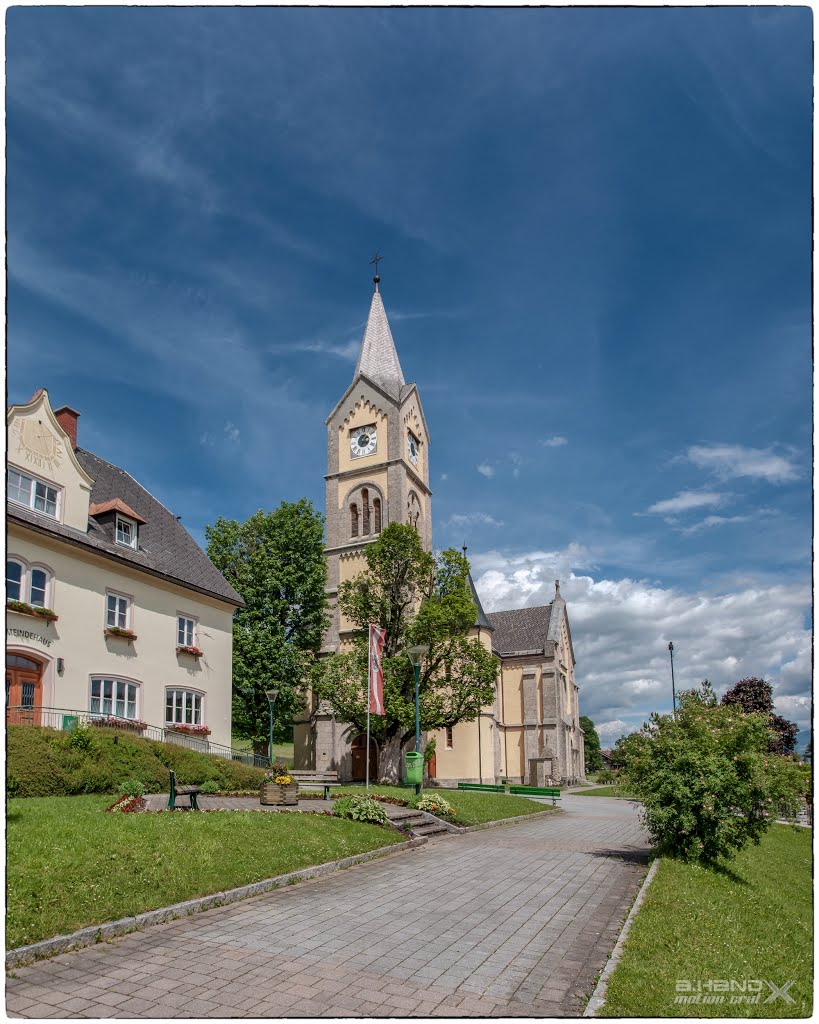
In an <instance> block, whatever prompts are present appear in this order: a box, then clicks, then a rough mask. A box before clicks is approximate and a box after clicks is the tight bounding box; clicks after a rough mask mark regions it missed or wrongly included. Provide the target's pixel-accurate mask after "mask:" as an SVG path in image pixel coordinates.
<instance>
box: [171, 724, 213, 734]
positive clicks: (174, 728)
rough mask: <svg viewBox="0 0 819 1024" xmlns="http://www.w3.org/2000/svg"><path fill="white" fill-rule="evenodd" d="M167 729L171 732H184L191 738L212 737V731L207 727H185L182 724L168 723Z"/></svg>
mask: <svg viewBox="0 0 819 1024" xmlns="http://www.w3.org/2000/svg"><path fill="white" fill-rule="evenodd" d="M165 728H166V729H168V730H170V731H171V732H184V733H187V734H188V735H189V736H210V729H209V728H208V727H207V726H206V725H184V724H183V723H181V722H166V723H165Z"/></svg>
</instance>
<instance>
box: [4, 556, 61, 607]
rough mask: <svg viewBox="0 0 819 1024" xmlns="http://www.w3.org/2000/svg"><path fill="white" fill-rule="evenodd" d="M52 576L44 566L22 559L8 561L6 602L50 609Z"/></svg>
mask: <svg viewBox="0 0 819 1024" xmlns="http://www.w3.org/2000/svg"><path fill="white" fill-rule="evenodd" d="M51 583H52V574H51V572H50V571H49V570H48V569H46V568H45V567H44V566H42V565H28V564H27V563H26V562H24V561H23V559H22V558H15V557H11V558H8V559H6V600H7V601H24V602H26V603H27V604H30V605H33V606H34V607H36V608H48V607H50V592H51Z"/></svg>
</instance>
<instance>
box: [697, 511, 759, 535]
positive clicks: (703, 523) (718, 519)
mask: <svg viewBox="0 0 819 1024" xmlns="http://www.w3.org/2000/svg"><path fill="white" fill-rule="evenodd" d="M750 518H751V516H706V517H705V519H702V520H700V522H698V523H694V525H693V526H686V527H685V528H683V529H681V530H680V533H684V534H685V535H686V536H690V535H691V534H692V533H700V532H701V531H702V530H709V529H710V528H711V527H712V526H727V525H728V524H729V523H747V522H748V520H749V519H750Z"/></svg>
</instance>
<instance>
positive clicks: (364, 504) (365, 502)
mask: <svg viewBox="0 0 819 1024" xmlns="http://www.w3.org/2000/svg"><path fill="white" fill-rule="evenodd" d="M361 513H362V518H363V520H364V528H363V529H362V531H361V532H362V533H363V534H364V536H365V537H369V535H370V492H369V491H368V490H367V488H366V487H364V488H363V489H362V491H361Z"/></svg>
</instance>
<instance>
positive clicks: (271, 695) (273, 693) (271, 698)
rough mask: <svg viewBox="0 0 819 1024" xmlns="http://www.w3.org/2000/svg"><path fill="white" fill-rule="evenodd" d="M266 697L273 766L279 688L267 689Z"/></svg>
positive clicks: (271, 764) (271, 763)
mask: <svg viewBox="0 0 819 1024" xmlns="http://www.w3.org/2000/svg"><path fill="white" fill-rule="evenodd" d="M264 695H265V697H267V704H268V707H269V708H270V750H269V753H270V766H271V767H272V766H273V705H274V704H275V703H276V698H277V697H278V696H279V691H278V690H277V689H275V687H274V689H272V690H265V693H264Z"/></svg>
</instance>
